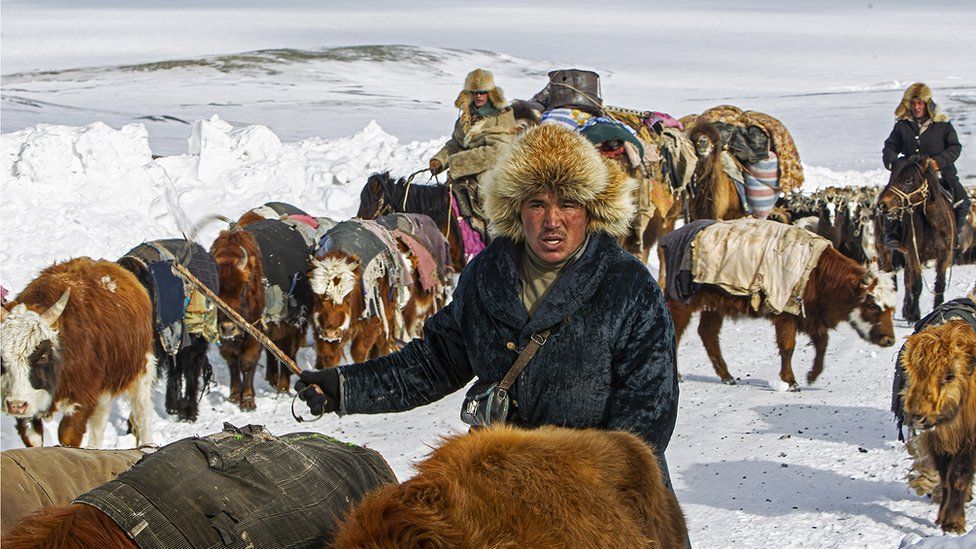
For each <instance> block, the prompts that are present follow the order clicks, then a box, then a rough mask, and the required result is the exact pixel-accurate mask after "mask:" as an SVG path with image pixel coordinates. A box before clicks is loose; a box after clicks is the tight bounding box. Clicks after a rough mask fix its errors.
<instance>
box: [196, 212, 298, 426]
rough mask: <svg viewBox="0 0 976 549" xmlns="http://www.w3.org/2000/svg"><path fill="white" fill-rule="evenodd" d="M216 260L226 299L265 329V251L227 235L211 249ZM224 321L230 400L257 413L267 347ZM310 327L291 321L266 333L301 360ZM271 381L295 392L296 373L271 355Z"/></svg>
mask: <svg viewBox="0 0 976 549" xmlns="http://www.w3.org/2000/svg"><path fill="white" fill-rule="evenodd" d="M210 255H212V256H213V257H214V260H215V261H216V262H217V273H218V276H219V278H220V299H221V300H222V301H223V302H224V303H226V304H227V305H228V306H229V307H231V308H233V309H234V310H235V311H237V312H238V313H239V314H240V315H241V316H242V317H244V319H245V320H247V321H248V322H249V323H251V324H252V325H260V320H261V317H262V316H263V314H264V305H265V302H264V298H265V296H264V282H263V279H264V266H263V264H262V260H261V257H262V256H261V249H260V248H259V247H258V243H257V241H256V240H255V239H254V237H253V236H252V235H251V234H249V233H248V232H246V231H243V230H240V229H230V230H225V231H221V233H220V236H218V237H217V240H215V241H214V243H213V245H212V246H211V247H210ZM219 321H220V337H221V340H222V341H221V345H220V356H222V357H224V360H226V361H227V367H228V368H229V369H230V397H229V398H228V400H230V401H231V402H234V403H236V404H237V405H238V406H240V408H241V410H244V411H251V410H254V409H255V408H256V405H255V403H254V371H255V370H256V369H257V365H258V358H259V357H260V355H261V344H260V343H259V342H258V340H256V339H254V338H253V337H251V336H249V335H247V334H245V333H242V332H240V331H239V328H237V326H236V325H235V324H234V323H233V322H231V321H230V319H229V318H228V317H227V316H226V315H225V314H224V313H223V312H220V314H219ZM305 328H306V325H304V324H303V325H302V326H294V325H292V324H289V323H287V322H274V323H270V324H268V326H267V327H266V328H265V329H263V330H262V331H263V332H264V334H265V335H267V336H268V338H270V339H271V341H273V342H274V344H275V345H277V346H278V348H279V349H281V350H282V352H284V353H285V354H286V355H287V356H289V357H291V358H292V360H294V359H295V355H296V354H298V348H299V346H300V344H301V342H302V340H303V339H304V337H305ZM266 364H267V365H268V366H267V369H266V371H265V379H267V381H268V383H270V384H271V385H272V386H273V387H275V388H276V389H277V390H278V391H279V392H282V393H287V392H288V390H289V389H290V387H291V379H290V378H291V373H290V372H289V370H288V369H287V368H286V367H285V365H284V364H278V359H277V358H275V357H274V355H272V354H271V353H270V352H268V353H267V356H266Z"/></svg>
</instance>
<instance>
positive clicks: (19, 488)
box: [0, 446, 144, 534]
mask: <svg viewBox="0 0 976 549" xmlns="http://www.w3.org/2000/svg"><path fill="white" fill-rule="evenodd" d="M143 455H144V453H143V451H142V450H90V449H83V448H63V447H60V446H54V447H51V446H47V447H45V446H41V447H37V448H18V449H15V450H4V451H3V452H0V498H2V501H0V534H2V533H6V532H7V531H8V530H9V529H10V528H13V526H14V525H15V524H16V523H17V521H18V520H20V519H21V517H23V516H25V515H27V514H30V513H33V512H34V511H37V510H38V509H41V508H42V507H49V506H51V505H65V504H67V503H70V502H71V500H73V499H74V498H76V497H78V495H80V494H83V493H85V492H87V491H88V490H91V489H92V488H95V487H97V486H101V485H102V484H105V483H106V482H108V481H110V480H112V479H114V478H115V477H117V476H119V474H120V473H122V472H123V471H126V470H127V469H129V467H131V466H132V465H133V464H134V463H135V462H137V461H139V458H141V457H142V456H143Z"/></svg>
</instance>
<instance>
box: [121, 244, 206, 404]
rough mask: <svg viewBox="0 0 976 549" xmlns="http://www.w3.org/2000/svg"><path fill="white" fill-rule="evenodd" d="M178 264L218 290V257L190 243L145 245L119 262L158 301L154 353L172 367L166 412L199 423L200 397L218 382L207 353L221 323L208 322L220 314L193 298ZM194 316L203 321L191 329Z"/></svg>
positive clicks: (155, 313)
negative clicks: (187, 301)
mask: <svg viewBox="0 0 976 549" xmlns="http://www.w3.org/2000/svg"><path fill="white" fill-rule="evenodd" d="M173 262H180V263H184V262H185V263H187V264H188V265H185V267H187V269H189V270H190V272H191V273H192V274H193V275H194V276H195V277H196V278H197V279H198V280H201V281H204V283H205V284H207V285H208V286H209V287H210V289H211V290H214V291H217V290H218V287H217V286H218V281H217V264H216V262H215V261H214V260H213V257H211V256H210V254H209V253H207V250H205V249H204V248H203V247H202V246H200V245H199V244H196V243H189V242H187V241H185V240H180V239H169V240H157V241H153V242H147V243H143V244H140V245H139V246H136V247H135V248H133V249H131V250H129V251H128V252H127V253H126V254H125V255H124V256H123V257H122V258H121V259H119V261H118V264H119V265H121V266H122V267H123V268H125V269H127V270H128V271H129V272H131V273H132V274H133V275H135V277H136V278H137V279H138V280H139V282H140V283H141V284H142V285H143V287H145V288H146V291H147V292H148V293H149V296H150V299H151V300H152V302H153V313H154V323H153V324H154V326H153V327H154V328H155V329H154V333H155V336H156V337H155V338H154V342H155V345H154V349H155V353H156V356H157V357H158V358H159V360H160V362H162V363H164V365H165V369H166V412H167V413H169V414H173V415H176V416H177V417H178V418H179V419H180V420H182V421H196V419H197V416H198V415H199V395H200V393H201V392H202V391H206V389H207V386H208V385H209V384H210V380H211V379H212V378H213V367H212V366H211V364H210V359H209V358H207V351H208V350H209V347H210V341H211V340H212V339H213V338H214V337H216V331H215V329H216V325H215V324H216V323H215V322H214V317H213V316H209V319H208V318H207V317H208V315H213V314H214V310H213V305H212V304H209V303H208V302H207V301H206V300H205V299H203V297H202V296H199V295H197V296H194V295H193V292H194V291H195V290H193V287H192V286H190V283H189V282H188V281H184V280H183V279H182V277H181V276H179V275H177V274H175V272H174V271H173V270H172V267H171V265H172V263H173ZM157 279H158V280H157ZM191 296H192V297H191ZM187 297H191V300H190V303H191V304H190V305H189V306H186V305H185V299H186V298H187ZM198 306H199V307H198ZM196 308H199V309H200V310H199V311H198V310H196ZM192 315H197V318H196V319H195V320H196V322H195V323H194V326H193V327H190V326H188V324H187V322H186V321H187V320H188V317H190V316H192ZM174 319H175V320H174ZM208 321H209V325H208Z"/></svg>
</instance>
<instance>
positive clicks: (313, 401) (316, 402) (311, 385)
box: [295, 368, 339, 416]
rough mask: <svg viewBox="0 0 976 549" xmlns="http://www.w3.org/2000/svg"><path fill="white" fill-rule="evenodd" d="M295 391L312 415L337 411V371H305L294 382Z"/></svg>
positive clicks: (332, 369)
mask: <svg viewBox="0 0 976 549" xmlns="http://www.w3.org/2000/svg"><path fill="white" fill-rule="evenodd" d="M295 391H296V392H297V393H298V398H300V399H302V400H303V401H305V403H306V404H308V409H309V411H310V412H312V413H313V414H315V415H317V416H318V415H322V414H324V413H326V412H335V411H336V410H338V409H339V370H338V369H336V368H326V369H324V370H305V371H303V372H302V375H300V376H298V381H296V382H295Z"/></svg>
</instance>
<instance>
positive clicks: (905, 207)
mask: <svg viewBox="0 0 976 549" xmlns="http://www.w3.org/2000/svg"><path fill="white" fill-rule="evenodd" d="M887 190H889V191H891V192H892V193H894V194H895V196H897V197H898V201H899V204H898V205H897V206H895V207H894V208H891V210H890V212H889V217H894V216H897V215H901V214H902V213H904V212H906V211H907V212H910V211H913V210H914V209H915V208H917V207H919V206H921V205H922V204H925V200H926V199H925V195H926V193H928V192H929V181H928V179H926V178H925V176H924V175H923V176H922V184H921V185H919V186H918V188H917V189H915V190H914V191H912V192H910V193H906V192H905V191H903V190H901V189H899V188H898V187H888V189H887ZM917 194H921V195H922V200H921V201H920V202H912V200H913V197H914V196H915V195H917Z"/></svg>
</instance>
